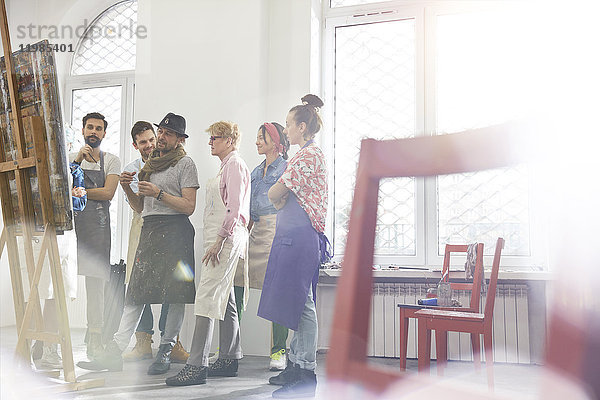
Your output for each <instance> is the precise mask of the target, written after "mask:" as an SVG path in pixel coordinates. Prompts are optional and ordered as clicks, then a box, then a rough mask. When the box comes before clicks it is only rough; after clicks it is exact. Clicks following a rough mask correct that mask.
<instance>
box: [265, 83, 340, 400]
mask: <svg viewBox="0 0 600 400" xmlns="http://www.w3.org/2000/svg"><path fill="white" fill-rule="evenodd" d="M302 101H303V104H301V105H298V106H295V107H293V108H292V109H291V110H290V111H289V113H288V115H287V118H286V128H285V130H284V133H285V134H286V135H287V137H288V139H289V141H290V144H292V145H298V146H300V150H299V151H298V153H296V155H295V156H294V157H292V159H291V160H290V162H289V163H288V166H287V168H286V170H285V172H284V173H283V175H282V176H281V178H279V180H278V181H277V183H276V184H274V185H273V186H272V187H271V189H269V199H270V200H271V202H272V203H273V205H274V206H275V208H277V209H278V210H279V211H278V213H277V222H276V228H275V238H274V239H273V245H272V247H271V253H270V255H269V262H268V264H267V272H266V276H265V281H264V284H263V291H262V295H261V298H260V304H259V307H258V315H259V316H260V317H263V318H265V319H268V320H270V321H273V322H276V323H278V324H280V325H283V326H286V327H288V328H290V329H292V330H294V331H295V332H294V337H293V339H292V342H291V343H290V353H289V361H288V365H287V367H286V369H285V370H284V371H283V372H281V373H280V374H279V375H277V376H274V377H272V378H271V379H269V383H271V384H273V385H281V386H283V387H282V388H280V389H278V390H276V391H275V392H274V393H273V397H275V398H289V397H300V396H314V393H315V389H316V386H317V379H316V376H315V372H314V371H315V367H316V354H317V312H316V308H315V302H314V300H313V299H314V289H313V287H314V286H313V281H314V280H315V278H316V277H318V272H319V263H320V260H321V253H323V252H325V251H326V249H325V242H326V240H325V237H324V234H323V231H324V229H325V217H326V214H327V193H328V191H327V190H328V189H327V168H326V165H325V157H324V156H323V152H322V151H321V149H320V148H319V147H318V146H317V145H316V144H315V143H314V137H315V135H316V133H317V132H319V130H320V129H321V126H322V122H321V117H320V116H319V113H318V112H319V108H320V107H321V106H322V105H323V102H322V101H321V99H319V98H318V97H317V96H315V95H311V94H309V95H306V96H304V97H303V98H302Z"/></svg>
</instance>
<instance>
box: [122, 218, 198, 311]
mask: <svg viewBox="0 0 600 400" xmlns="http://www.w3.org/2000/svg"><path fill="white" fill-rule="evenodd" d="M194 236H195V230H194V227H193V226H192V223H191V222H190V219H189V217H188V216H187V215H185V214H167V215H165V214H162V215H161V214H158V215H147V216H145V217H144V221H143V224H142V231H141V232H140V240H139V244H138V246H137V251H136V253H135V260H134V263H133V270H132V272H131V278H130V280H129V285H128V286H127V294H126V296H125V302H126V304H148V303H150V304H163V303H169V304H178V303H184V304H192V303H193V302H194V298H195V297H196V290H195V289H196V288H195V285H194V271H195V258H194Z"/></svg>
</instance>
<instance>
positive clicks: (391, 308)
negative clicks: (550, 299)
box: [367, 283, 531, 364]
mask: <svg viewBox="0 0 600 400" xmlns="http://www.w3.org/2000/svg"><path fill="white" fill-rule="evenodd" d="M430 287H435V285H427V284H410V283H376V284H374V286H373V302H372V312H371V320H370V326H369V333H370V338H369V343H368V347H367V355H369V356H376V357H399V321H398V309H397V304H399V303H410V304H416V301H417V299H420V298H423V297H425V295H426V293H427V289H428V288H430ZM527 289H528V288H527V285H524V284H519V285H509V284H503V285H500V284H499V285H498V286H497V289H496V301H495V305H494V321H493V344H494V361H496V362H508V363H526V364H528V363H530V361H531V357H530V351H529V318H528V304H527ZM486 294H487V293H482V295H481V298H482V300H481V308H480V309H481V310H483V309H484V307H485V296H486ZM453 298H457V299H459V301H460V302H461V304H463V306H466V305H468V304H469V299H470V292H466V291H455V292H453ZM416 337H417V325H416V320H415V319H413V318H411V319H410V322H409V333H408V352H407V355H408V358H417V341H416ZM481 349H482V352H483V338H481ZM431 354H432V358H435V341H434V339H433V338H432V350H431ZM448 359H449V360H461V361H472V360H473V352H472V349H471V340H470V335H469V334H467V333H457V332H449V334H448Z"/></svg>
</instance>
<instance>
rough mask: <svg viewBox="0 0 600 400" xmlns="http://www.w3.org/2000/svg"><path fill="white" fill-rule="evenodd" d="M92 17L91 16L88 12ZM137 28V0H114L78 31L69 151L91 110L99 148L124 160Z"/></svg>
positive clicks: (116, 220)
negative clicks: (101, 129) (102, 128)
mask: <svg viewBox="0 0 600 400" xmlns="http://www.w3.org/2000/svg"><path fill="white" fill-rule="evenodd" d="M90 19H91V18H90ZM136 32H137V1H135V0H125V1H119V2H117V3H116V4H114V5H113V6H111V7H109V8H108V9H106V10H104V11H103V12H101V13H100V14H99V15H98V16H97V17H96V18H95V19H94V20H93V22H92V23H91V24H89V26H88V27H87V30H86V31H85V33H84V34H83V35H82V37H81V38H80V40H79V43H78V44H77V46H76V48H75V52H74V53H73V59H72V61H71V70H70V76H69V77H68V79H67V84H66V90H65V111H66V117H67V118H66V119H67V121H69V122H70V124H71V126H72V128H73V129H72V132H68V133H67V142H68V145H69V146H70V150H71V151H78V150H79V149H80V148H81V146H83V144H84V143H83V136H82V134H81V129H82V119H83V117H84V116H85V115H86V114H88V113H90V112H99V113H101V114H103V115H104V116H105V118H106V120H107V122H108V127H107V129H106V136H105V138H104V140H103V141H102V145H101V149H102V150H103V151H106V152H110V153H112V154H115V155H117V156H119V158H120V159H121V164H122V166H123V165H125V163H127V162H129V159H130V154H131V150H130V147H131V144H130V141H131V140H130V138H129V134H128V130H129V128H130V127H131V125H132V116H133V91H134V78H135V56H136V39H137V36H136ZM123 200H124V198H123V193H122V191H120V190H117V193H116V194H115V197H114V198H113V201H112V206H111V208H110V218H111V232H112V248H111V262H112V263H117V262H118V261H119V259H121V258H124V255H125V253H126V251H127V247H126V245H122V243H127V240H126V238H127V232H128V229H127V227H128V226H129V220H130V218H129V215H130V214H129V210H128V207H120V204H123Z"/></svg>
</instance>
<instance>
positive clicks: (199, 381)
mask: <svg viewBox="0 0 600 400" xmlns="http://www.w3.org/2000/svg"><path fill="white" fill-rule="evenodd" d="M207 371H208V367H196V366H195V365H189V364H185V367H183V369H182V370H181V371H179V373H178V374H177V375H175V376H170V377H168V378H167V379H166V380H165V383H166V384H167V386H189V385H203V384H205V383H206V376H207Z"/></svg>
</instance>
